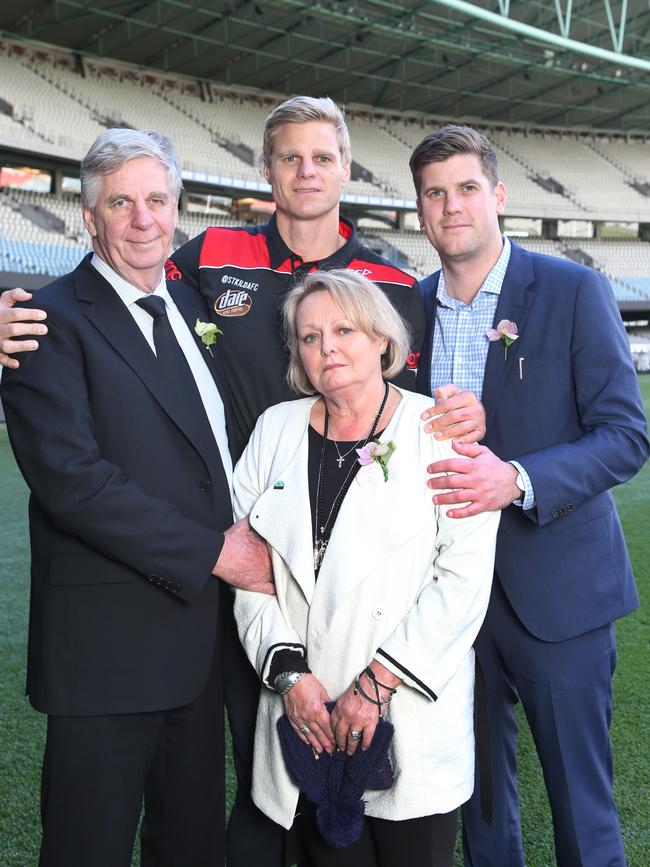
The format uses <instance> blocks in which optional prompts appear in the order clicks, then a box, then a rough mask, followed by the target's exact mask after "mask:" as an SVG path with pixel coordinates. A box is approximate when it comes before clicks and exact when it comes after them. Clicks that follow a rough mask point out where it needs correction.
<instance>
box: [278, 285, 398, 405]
mask: <svg viewBox="0 0 650 867" xmlns="http://www.w3.org/2000/svg"><path fill="white" fill-rule="evenodd" d="M315 292H329V294H330V295H331V297H332V300H333V301H334V302H335V303H336V304H338V306H339V307H340V308H341V310H342V311H343V314H344V316H345V318H346V319H348V320H349V321H350V322H351V323H352V324H353V325H354V326H355V328H358V329H359V330H360V331H363V332H364V333H365V334H367V335H368V336H369V337H383V338H385V339H386V341H387V343H388V345H387V347H386V351H385V352H384V354H383V355H382V359H381V367H382V376H383V377H384V379H392V378H393V377H394V376H396V375H397V374H398V373H399V372H400V370H401V369H402V368H403V367H404V365H405V363H406V359H407V356H408V354H409V352H410V351H411V344H410V335H409V328H408V325H407V324H406V323H405V322H404V320H403V319H402V317H401V316H400V315H399V313H398V312H397V310H395V308H394V307H393V305H392V304H391V302H390V301H389V300H388V298H387V296H386V294H385V293H384V292H383V291H382V290H381V289H380V288H379V286H377V285H375V283H372V282H371V281H370V280H368V279H367V278H366V277H362V276H361V274H357V273H356V271H349V270H348V269H347V268H340V269H337V270H333V271H312V272H311V274H307V276H306V277H305V279H304V281H303V282H302V283H301V284H300V285H299V286H296V287H295V289H292V290H291V291H290V292H289V293H288V295H287V296H286V298H285V300H284V304H283V306H282V316H283V325H284V336H285V341H286V345H287V349H288V350H289V366H288V368H287V382H288V383H289V386H290V387H291V388H292V389H293V390H294V391H297V392H298V394H316V389H315V388H314V387H313V385H312V384H311V382H310V381H309V379H308V377H307V374H306V373H305V369H304V367H303V366H302V362H301V360H300V354H299V351H298V350H299V340H298V332H297V320H298V308H299V307H300V304H301V303H302V302H303V301H304V299H305V298H306V297H307V296H308V295H313V294H314V293H315Z"/></svg>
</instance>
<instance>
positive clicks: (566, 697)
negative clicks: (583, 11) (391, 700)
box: [410, 126, 649, 867]
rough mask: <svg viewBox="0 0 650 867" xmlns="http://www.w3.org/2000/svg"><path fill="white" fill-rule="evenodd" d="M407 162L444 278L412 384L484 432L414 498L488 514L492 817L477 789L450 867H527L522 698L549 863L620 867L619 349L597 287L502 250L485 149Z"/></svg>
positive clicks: (430, 139)
mask: <svg viewBox="0 0 650 867" xmlns="http://www.w3.org/2000/svg"><path fill="white" fill-rule="evenodd" d="M410 165H411V171H412V174H413V179H414V182H415V187H416V191H417V201H418V214H419V217H420V222H421V225H422V227H423V228H424V230H425V232H426V234H427V237H428V238H429V241H430V242H431V244H432V245H433V246H434V247H435V248H436V250H437V252H438V254H439V255H440V259H441V263H442V270H441V271H439V272H438V273H436V274H433V275H431V276H430V277H429V278H427V279H426V280H425V281H424V282H423V283H422V288H423V292H424V293H425V303H426V308H427V325H428V328H427V337H426V339H425V345H424V348H423V352H422V355H421V359H420V367H419V373H418V383H419V387H420V390H421V391H424V392H427V393H430V394H432V393H433V390H434V389H435V388H436V387H437V386H439V385H441V384H443V383H446V382H449V381H453V382H454V383H455V385H456V386H458V387H462V388H471V389H473V390H474V391H475V392H476V393H477V394H478V395H479V396H481V395H482V400H483V403H484V406H485V411H486V422H487V435H486V437H485V439H484V440H483V444H482V445H464V444H462V443H458V444H455V448H456V451H457V452H458V454H459V455H460V456H462V457H463V458H465V457H469V458H471V460H463V459H462V458H461V457H459V458H458V459H457V460H456V459H451V460H446V461H441V462H438V463H435V464H432V465H431V466H430V467H429V472H431V473H448V474H450V475H448V476H444V477H442V478H440V477H438V478H433V479H430V480H429V483H428V484H429V487H431V488H432V489H433V490H434V491H439V490H441V489H443V488H447V489H448V488H450V487H451V488H453V489H454V490H453V491H452V492H450V493H436V494H435V495H434V502H435V503H440V504H445V505H450V506H451V507H452V508H451V510H450V511H449V513H448V514H451V515H453V516H454V517H457V518H462V517H463V516H465V515H473V514H476V513H478V512H480V511H483V510H486V509H502V510H503V512H502V518H501V525H500V530H499V536H498V541H497V553H496V565H495V581H494V587H493V593H492V598H491V601H490V607H489V609H488V614H487V618H486V621H485V624H484V626H483V628H482V630H481V633H480V635H479V638H478V640H477V645H476V649H477V653H478V657H479V660H480V663H481V665H482V668H483V670H484V672H485V678H486V685H487V709H488V715H489V724H490V741H491V764H492V775H493V789H494V805H493V818H492V822H491V824H488V823H487V822H486V821H485V820H484V819H483V818H482V817H481V809H480V798H479V791H480V786H479V785H477V786H476V789H475V794H474V796H473V798H472V800H471V801H470V802H469V803H468V805H467V806H466V808H465V810H464V816H463V818H464V831H463V841H464V854H465V864H466V865H468V867H486V865H490V867H506V865H508V867H519V865H523V863H524V859H523V849H522V843H521V831H520V817H519V802H518V796H517V782H516V769H515V746H516V744H515V740H516V722H515V715H514V706H515V704H516V702H517V700H519V701H521V703H522V705H523V708H524V711H525V713H526V716H527V718H528V721H529V723H530V726H531V729H532V733H533V737H534V739H535V744H536V747H537V751H538V754H539V757H540V761H541V764H542V768H543V771H544V779H545V781H546V787H547V791H548V795H549V799H550V804H551V810H552V814H553V825H554V833H555V848H556V855H557V862H558V865H560V867H605V865H607V867H621V865H624V864H625V855H624V853H623V845H622V842H621V835H620V828H619V821H618V816H617V812H616V807H615V804H614V800H613V797H612V757H611V748H610V742H609V724H610V718H611V677H612V674H613V672H614V666H615V658H616V646H615V635H614V627H613V622H614V621H615V620H616V619H617V618H619V617H621V616H623V615H624V614H627V613H628V612H629V611H632V610H633V609H634V608H636V607H637V605H638V597H637V593H636V589H635V586H634V579H633V576H632V570H631V567H630V560H629V557H628V554H627V550H626V547H625V541H624V538H623V533H622V529H621V525H620V522H619V519H618V515H617V513H616V508H615V505H614V501H613V498H612V495H611V493H610V488H612V487H613V486H614V485H616V484H620V483H621V482H624V481H625V480H626V479H629V478H630V477H631V476H632V475H633V474H634V473H636V472H637V471H638V470H639V468H640V467H641V466H642V465H643V463H644V461H645V460H646V458H647V456H648V450H649V446H648V441H647V439H646V423H645V418H644V414H643V409H642V404H641V400H640V396H639V389H638V384H637V379H636V375H635V372H634V367H633V364H632V361H631V357H630V350H629V343H628V340H627V337H626V334H625V330H624V328H623V325H622V322H621V317H620V314H619V312H618V309H617V307H616V304H615V302H614V297H613V294H612V291H611V288H610V286H609V284H608V282H607V280H606V279H605V278H604V277H603V275H602V274H599V273H596V272H595V271H593V270H591V269H589V268H585V267H582V266H580V265H576V264H574V263H572V262H567V261H564V260H560V259H555V258H551V257H549V256H542V255H536V254H531V253H529V252H527V251H526V250H523V249H522V248H521V247H518V246H517V245H516V244H514V243H512V242H511V241H509V240H508V239H507V238H504V237H503V236H502V235H501V231H500V228H499V220H498V218H499V215H500V214H502V213H503V211H504V207H505V200H506V196H505V188H504V186H503V184H502V183H501V182H500V180H499V174H498V165H497V160H496V155H495V153H494V150H493V148H492V146H491V145H490V143H489V141H488V140H487V139H486V138H485V137H484V136H483V135H480V134H479V133H477V132H476V131H475V130H472V129H470V128H468V127H458V126H447V127H444V128H443V129H441V130H438V131H437V132H435V133H432V134H431V135H428V136H427V137H426V138H425V139H424V140H423V141H422V142H421V143H420V144H419V145H418V147H417V148H416V149H415V151H414V153H413V155H412V157H411V163H410ZM504 320H507V322H506V321H504ZM488 331H489V332H490V334H489V337H488ZM495 332H496V333H495ZM462 503H467V505H459V504H462ZM479 782H480V781H479ZM484 782H486V781H485V780H484Z"/></svg>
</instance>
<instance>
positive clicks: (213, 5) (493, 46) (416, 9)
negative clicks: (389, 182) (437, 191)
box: [0, 0, 650, 133]
mask: <svg viewBox="0 0 650 867" xmlns="http://www.w3.org/2000/svg"><path fill="white" fill-rule="evenodd" d="M0 31H1V33H2V36H4V37H11V38H13V39H16V38H18V39H29V40H38V41H39V42H42V43H46V44H50V45H55V46H62V47H65V48H68V49H72V50H74V51H77V52H79V53H80V54H81V55H90V56H95V57H105V58H111V59H115V60H119V61H123V62H128V63H132V64H136V65H137V66H139V67H141V68H143V67H144V68H154V69H159V70H161V71H164V72H166V73H168V74H172V75H186V76H191V77H195V78H199V79H205V80H208V81H214V82H219V83H223V84H228V85H238V86H246V87H252V88H259V89H262V90H265V91H274V92H276V93H287V94H289V93H310V94H313V95H324V94H329V95H330V96H332V97H333V98H335V99H337V100H338V101H340V102H343V103H345V104H346V105H348V106H350V105H351V104H362V105H370V106H373V107H376V108H380V109H383V110H386V111H415V112H423V113H426V114H435V115H438V116H441V117H448V118H452V117H453V118H462V119H465V120H471V119H473V120H479V119H480V120H482V121H484V122H489V123H491V124H500V123H514V124H526V125H531V126H539V125H545V126H556V127H557V126H563V127H575V128H592V129H593V128H595V129H601V130H612V131H637V132H643V133H647V132H650V75H649V74H648V72H649V71H650V3H649V2H648V0H492V2H491V0H477V2H473V3H468V2H464V0H401V2H394V0H321V2H313V0H203V2H200V0H153V2H149V0H144V2H143V0H95V2H92V3H86V2H79V0H53V2H43V0H3V3H2V8H1V9H0Z"/></svg>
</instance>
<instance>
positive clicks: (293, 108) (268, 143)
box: [262, 96, 352, 168]
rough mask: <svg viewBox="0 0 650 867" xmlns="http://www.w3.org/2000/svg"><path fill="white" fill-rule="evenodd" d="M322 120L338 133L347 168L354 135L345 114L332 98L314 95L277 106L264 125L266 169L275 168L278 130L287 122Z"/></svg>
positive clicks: (263, 146)
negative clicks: (274, 160) (272, 160)
mask: <svg viewBox="0 0 650 867" xmlns="http://www.w3.org/2000/svg"><path fill="white" fill-rule="evenodd" d="M311 121H317V122H318V121H321V122H323V123H331V124H332V126H333V127H334V129H335V130H336V138H337V141H338V146H339V153H340V154H341V160H342V162H343V165H346V166H347V165H349V164H350V162H351V160H352V148H351V145H350V133H349V132H348V128H347V126H346V123H345V118H344V116H343V111H342V109H340V108H339V107H338V105H336V103H335V102H333V101H332V100H331V99H330V98H329V96H322V97H319V98H316V97H313V96H292V97H291V99H287V100H285V101H284V102H281V103H280V105H278V106H276V107H275V108H274V109H273V111H272V112H271V114H270V115H269V116H268V117H267V118H266V120H265V122H264V136H263V143H262V161H263V163H264V165H265V166H266V168H268V167H269V166H270V165H271V156H272V155H273V139H274V138H275V134H276V132H277V131H278V128H279V127H281V126H283V125H284V124H286V123H310V122H311Z"/></svg>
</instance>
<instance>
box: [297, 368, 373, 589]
mask: <svg viewBox="0 0 650 867" xmlns="http://www.w3.org/2000/svg"><path fill="white" fill-rule="evenodd" d="M387 401H388V383H387V382H386V383H384V397H383V399H382V402H381V405H380V407H379V410H378V411H377V415H376V416H375V419H374V421H373V423H372V427H371V428H370V431H369V433H368V435H367V437H366V438H365V440H363V441H362V440H358V442H357V443H355V445H354V446H352V448H355V447H356V446H357V445H359V443H360V442H363V446H365V445H366V444H367V443H368V440H370V439H372V437H373V436H374V433H375V431H376V429H377V425H378V424H379V420H380V418H381V416H382V413H383V411H384V409H385V408H386V403H387ZM329 421H330V417H329V412H328V411H327V404H325V420H324V422H323V444H322V446H321V450H320V460H319V462H318V480H317V482H316V506H315V509H314V572H315V573H316V574H317V575H318V570H319V569H320V565H321V563H322V562H323V557H324V556H325V551H326V549H327V543H328V542H329V537H330V535H331V532H332V527H333V526H334V522H335V521H336V517H337V515H338V512H339V509H340V508H341V503H342V502H343V498H344V497H345V495H346V493H347V491H348V488H349V487H350V485H351V483H352V479H353V478H354V470H355V469H357V470H358V469H359V464H358V462H354V461H353V463H352V466H351V467H350V469H349V470H348V472H347V473H346V475H345V478H344V479H343V484H342V485H341V487H340V488H339V490H338V493H337V494H336V496H335V497H334V501H333V503H332V507H331V509H330V512H329V515H328V516H327V520H325V514H324V504H323V490H324V468H325V452H326V450H327V442H328V440H327V433H328V430H329ZM333 442H334V443H336V441H335V440H334V441H333ZM363 446H362V448H363ZM351 451H352V449H350V451H348V452H346V453H345V455H343V459H344V458H345V457H347V455H349V454H350V452H351ZM337 452H338V447H337ZM340 459H341V453H340V452H339V457H338V458H335V460H336V461H337V462H338V461H339V460H340ZM340 466H341V464H340V463H339V468H340Z"/></svg>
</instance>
